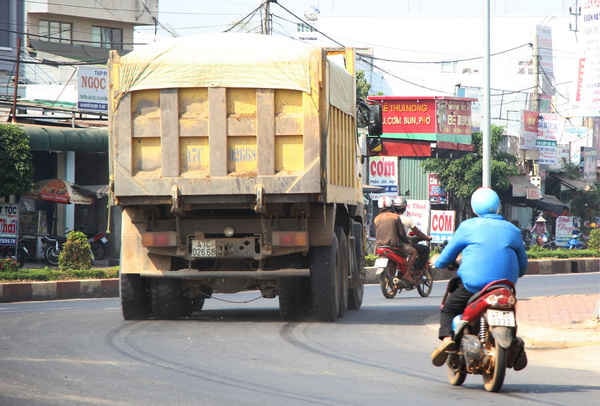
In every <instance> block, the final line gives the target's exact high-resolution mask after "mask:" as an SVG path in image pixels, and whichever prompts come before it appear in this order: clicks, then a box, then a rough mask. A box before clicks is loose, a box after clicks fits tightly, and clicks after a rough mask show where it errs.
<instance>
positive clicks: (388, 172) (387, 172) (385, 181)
mask: <svg viewBox="0 0 600 406" xmlns="http://www.w3.org/2000/svg"><path fill="white" fill-rule="evenodd" d="M369 185H372V186H381V187H383V188H384V191H383V192H382V193H371V199H373V200H377V199H379V197H381V196H397V195H398V158H397V157H395V156H372V157H370V158H369Z"/></svg>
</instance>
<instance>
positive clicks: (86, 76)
mask: <svg viewBox="0 0 600 406" xmlns="http://www.w3.org/2000/svg"><path fill="white" fill-rule="evenodd" d="M77 108H78V109H79V110H90V111H100V112H105V113H108V71H107V69H106V68H97V67H91V66H80V67H79V69H78V72H77Z"/></svg>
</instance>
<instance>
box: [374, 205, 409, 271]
mask: <svg viewBox="0 0 600 406" xmlns="http://www.w3.org/2000/svg"><path fill="white" fill-rule="evenodd" d="M377 205H378V207H379V208H380V209H381V210H380V211H379V214H378V215H377V216H376V217H375V219H374V220H373V223H374V224H375V240H376V241H375V243H376V245H377V246H378V247H379V246H387V247H390V248H392V249H394V250H395V251H397V252H398V254H399V255H401V256H403V257H408V260H407V262H408V269H411V268H412V265H413V263H414V261H415V258H416V257H417V250H416V249H415V248H414V247H413V246H412V245H411V244H410V241H409V240H408V236H407V235H406V231H405V229H404V225H403V224H402V220H401V218H400V216H399V215H398V213H396V211H395V209H394V207H393V204H392V199H391V198H390V197H388V196H383V197H381V198H380V199H379V200H378V201H377ZM411 259H412V263H411V262H410V260H411ZM405 278H406V279H408V280H409V282H414V281H413V280H412V276H411V275H409V273H408V272H407V273H406V275H405Z"/></svg>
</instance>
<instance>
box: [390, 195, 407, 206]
mask: <svg viewBox="0 0 600 406" xmlns="http://www.w3.org/2000/svg"><path fill="white" fill-rule="evenodd" d="M392 205H393V206H394V207H398V208H399V209H404V208H406V199H405V198H404V197H402V196H398V197H395V198H394V200H393V201H392Z"/></svg>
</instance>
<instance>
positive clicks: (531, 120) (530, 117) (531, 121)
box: [523, 110, 539, 134]
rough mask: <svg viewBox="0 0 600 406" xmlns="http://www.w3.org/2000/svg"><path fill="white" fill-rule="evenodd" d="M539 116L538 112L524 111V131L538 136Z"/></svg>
mask: <svg viewBox="0 0 600 406" xmlns="http://www.w3.org/2000/svg"><path fill="white" fill-rule="evenodd" d="M538 116H539V113H538V112H537V111H528V110H523V131H527V132H532V133H536V134H537V132H538Z"/></svg>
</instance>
